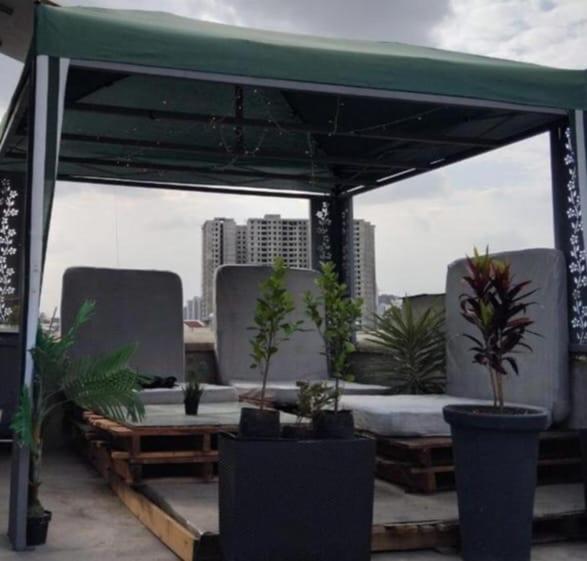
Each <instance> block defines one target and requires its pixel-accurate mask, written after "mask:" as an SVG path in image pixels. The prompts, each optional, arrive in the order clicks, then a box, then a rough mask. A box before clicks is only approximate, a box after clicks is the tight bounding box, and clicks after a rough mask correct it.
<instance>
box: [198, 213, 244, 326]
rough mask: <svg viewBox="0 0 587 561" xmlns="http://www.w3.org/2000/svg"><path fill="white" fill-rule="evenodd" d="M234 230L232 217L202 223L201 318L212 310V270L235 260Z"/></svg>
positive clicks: (207, 315)
mask: <svg viewBox="0 0 587 561" xmlns="http://www.w3.org/2000/svg"><path fill="white" fill-rule="evenodd" d="M236 232H237V227H236V222H235V221H234V220H233V219H232V218H214V219H213V220H206V222H204V224H203V225H202V307H201V316H202V317H201V319H203V320H207V319H209V317H210V315H211V314H212V313H213V312H214V293H213V290H214V272H215V271H216V269H217V268H218V267H220V265H224V264H226V263H236V262H237V261H236V256H237V244H236V239H237V236H236Z"/></svg>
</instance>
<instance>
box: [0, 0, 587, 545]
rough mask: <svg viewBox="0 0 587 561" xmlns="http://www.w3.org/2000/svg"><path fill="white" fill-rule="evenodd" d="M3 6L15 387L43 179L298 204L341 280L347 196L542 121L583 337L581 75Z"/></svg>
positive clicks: (31, 319) (586, 328)
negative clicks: (25, 36) (9, 89)
mask: <svg viewBox="0 0 587 561" xmlns="http://www.w3.org/2000/svg"><path fill="white" fill-rule="evenodd" d="M19 4H20V3H16V2H14V1H8V0H0V13H1V16H2V17H3V18H5V19H6V21H8V22H10V18H11V17H12V18H17V19H18V17H20V16H21V15H22V14H21V13H20V12H21V11H22V10H23V9H24V10H29V11H30V12H31V16H32V17H33V28H34V31H33V32H32V41H31V44H30V45H31V46H30V50H29V51H28V55H27V56H26V62H25V67H24V71H23V73H22V76H21V79H20V82H19V84H18V87H17V90H16V92H15V95H14V97H13V100H12V103H11V105H10V109H9V112H8V114H7V115H6V117H5V119H4V121H3V123H2V129H1V137H0V178H3V179H5V180H6V181H5V182H3V183H2V185H3V186H4V185H6V186H12V187H11V188H12V189H14V190H15V191H16V192H18V193H19V194H21V195H22V196H20V199H19V201H18V209H19V212H20V214H21V218H22V220H20V219H19V221H18V224H20V225H22V230H21V232H19V233H18V235H17V238H18V239H20V240H21V242H22V243H21V244H20V247H19V251H17V252H16V254H15V255H11V254H10V255H9V254H6V255H7V256H8V257H7V258H6V260H5V264H6V263H8V262H10V263H13V268H15V269H16V271H17V274H16V275H15V276H14V277H13V279H15V280H14V281H13V282H17V284H18V286H17V287H16V290H17V292H18V293H19V295H20V303H21V305H20V308H19V327H20V336H19V338H18V349H19V351H18V352H19V357H20V360H19V366H18V368H20V383H21V385H24V386H30V384H31V378H32V369H33V364H32V359H31V357H30V355H29V353H28V352H27V349H30V348H31V347H32V346H33V345H34V342H35V334H36V330H37V323H38V315H39V297H40V291H41V282H42V271H43V262H44V255H45V247H46V242H47V236H48V231H49V224H50V219H51V206H52V201H53V193H54V188H55V182H56V180H58V179H61V180H67V181H74V182H83V183H94V184H102V183H103V184H108V185H115V186H117V185H118V186H121V187H146V188H163V189H179V190H186V191H202V192H216V193H230V194H234V195H242V194H254V195H268V196H277V197H297V198H306V199H308V200H309V201H310V216H311V239H312V257H313V265H317V264H318V263H319V262H320V261H321V260H326V259H330V260H333V261H334V262H335V263H336V265H337V267H338V271H339V274H340V276H341V278H343V279H345V280H346V281H347V282H348V283H349V285H351V284H352V283H351V279H352V275H350V274H349V273H350V272H351V271H352V269H353V253H352V251H350V248H351V247H352V245H351V244H352V228H351V227H350V225H352V216H353V204H352V203H353V197H354V196H356V195H359V194H361V193H365V192H367V191H370V190H372V189H378V188H388V189H389V188H393V187H390V185H392V184H393V183H396V182H398V181H402V180H405V179H407V178H410V177H414V176H415V175H418V174H422V173H426V172H429V171H433V170H435V169H439V168H441V167H443V166H447V165H449V164H452V163H455V162H458V161H460V160H464V159H466V158H470V157H472V156H476V155H478V154H482V153H484V152H487V151H489V150H493V149H495V148H499V147H503V146H506V145H508V144H511V143H514V142H517V141H519V140H522V139H525V138H528V137H531V136H534V135H536V134H539V133H543V132H549V133H550V139H551V159H552V181H553V189H552V192H553V208H554V218H555V221H554V223H555V229H556V232H555V240H556V246H557V247H558V248H560V249H561V250H562V251H563V252H564V253H565V255H566V257H567V262H568V280H569V282H568V286H569V305H570V318H571V323H570V325H569V329H570V335H571V341H572V343H573V345H582V344H583V343H584V342H585V340H586V338H587V294H586V293H585V290H586V287H587V272H586V262H585V255H584V250H583V248H584V247H585V244H584V239H583V227H582V225H583V224H584V223H587V205H584V208H581V199H583V200H587V157H586V152H585V126H586V121H585V116H584V110H585V109H586V108H587V75H586V73H585V72H584V71H573V70H559V69H553V68H547V67H544V66H538V65H532V64H523V63H519V62H512V61H505V60H496V59H491V58H486V57H480V56H472V55H465V54H459V53H453V52H444V51H439V50H435V49H428V48H422V47H414V46H407V45H402V44H396V43H382V42H377V43H372V42H366V41H345V40H336V39H321V38H316V37H309V36H302V35H300V36H297V35H288V34H279V33H272V32H266V31H256V30H251V29H242V28H237V27H230V26H225V25H219V24H213V23H208V22H201V21H194V20H191V19H186V18H181V17H177V16H173V15H170V14H163V13H153V12H138V11H118V10H103V9H84V8H61V7H57V6H54V5H48V3H43V4H41V5H36V6H35V7H34V10H33V9H32V6H30V5H28V4H26V3H23V4H26V6H25V7H24V8H22V4H20V7H19ZM21 19H22V18H21ZM25 19H26V18H25ZM23 21H24V20H23ZM29 25H30V22H29ZM3 30H8V35H7V38H6V39H7V40H6V41H5V42H4V39H5V38H4V37H2V36H1V33H2V31H3ZM0 39H3V45H2V48H3V49H5V50H6V51H7V52H9V53H10V54H13V55H14V56H19V55H20V54H22V52H24V51H23V50H22V46H20V47H19V43H18V42H19V41H21V38H20V37H19V36H18V33H15V32H14V31H12V33H11V26H10V24H8V25H4V26H0ZM17 43H18V44H17ZM19 49H20V50H19ZM7 188H8V187H7ZM6 200H8V198H7V197H4V198H2V196H0V216H1V215H2V212H3V208H6V207H7V205H6V204H4V207H3V206H2V203H3V201H6ZM1 266H2V264H1V261H0V267H1ZM5 266H8V265H5ZM1 275H2V271H0V276H1ZM1 300H2V295H1V294H0V301H1ZM27 478H28V451H27V450H26V449H25V448H15V455H14V469H13V472H12V494H11V519H10V529H9V533H10V536H11V539H12V543H13V545H14V547H15V548H17V549H22V548H24V546H25V533H24V532H25V526H26V498H27Z"/></svg>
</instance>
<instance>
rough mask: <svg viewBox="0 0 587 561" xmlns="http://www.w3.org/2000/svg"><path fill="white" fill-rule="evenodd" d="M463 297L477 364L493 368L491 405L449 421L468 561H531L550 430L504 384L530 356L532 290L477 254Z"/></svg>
mask: <svg viewBox="0 0 587 561" xmlns="http://www.w3.org/2000/svg"><path fill="white" fill-rule="evenodd" d="M463 280H464V282H465V283H466V285H468V288H469V292H467V293H466V294H463V295H461V298H460V307H461V314H462V316H463V318H464V319H465V320H466V321H467V322H468V323H470V324H471V325H472V326H473V327H474V328H475V329H476V333H475V334H474V335H472V334H470V333H465V334H464V336H465V337H467V338H468V339H470V340H471V341H472V343H473V346H472V348H471V350H472V352H473V362H474V363H477V364H480V365H482V366H484V367H486V368H487V372H488V375H489V376H488V377H489V382H490V384H491V388H492V391H493V405H488V406H480V405H470V406H467V405H458V406H457V405H449V406H447V407H445V408H444V418H445V420H446V421H447V422H448V423H449V424H450V426H451V433H452V437H453V447H454V458H455V469H456V483H457V493H458V503H459V521H460V529H461V542H462V552H463V558H464V559H465V560H466V561H489V560H492V561H493V560H496V559H499V560H500V561H510V560H511V561H514V560H515V561H528V560H529V559H530V549H531V543H532V519H533V502H534V490H535V487H536V464H537V456H538V434H539V432H540V431H542V430H544V429H545V428H546V427H547V425H548V414H547V412H546V411H545V410H543V409H538V408H531V407H512V406H506V405H505V395H504V380H505V377H506V376H507V375H508V374H509V373H515V374H518V364H517V362H516V357H515V353H517V352H519V350H520V349H526V350H528V351H531V348H530V346H529V345H528V344H527V342H526V335H527V334H528V333H532V332H531V331H529V327H530V326H531V325H532V323H533V321H532V320H531V319H530V318H529V317H527V316H526V315H525V314H526V311H527V308H528V307H529V306H530V305H531V304H532V302H530V301H529V297H530V295H531V294H532V293H533V292H534V291H528V286H529V284H530V282H529V281H523V282H515V281H514V278H513V276H512V273H511V270H510V266H509V265H508V264H506V263H504V262H501V261H498V260H497V259H494V258H492V257H490V256H489V253H488V251H486V253H485V254H484V255H480V254H479V253H478V252H477V251H476V250H475V252H474V256H473V257H472V258H467V274H466V275H465V276H464V278H463Z"/></svg>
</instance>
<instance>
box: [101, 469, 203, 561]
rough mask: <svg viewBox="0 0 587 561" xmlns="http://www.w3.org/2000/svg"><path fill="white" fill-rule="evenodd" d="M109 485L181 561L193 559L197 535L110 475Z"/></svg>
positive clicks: (193, 560)
mask: <svg viewBox="0 0 587 561" xmlns="http://www.w3.org/2000/svg"><path fill="white" fill-rule="evenodd" d="M110 486H111V487H112V490H113V491H114V492H115V493H116V495H117V496H118V498H119V499H120V500H121V501H122V502H123V503H124V504H125V505H126V507H127V508H128V509H129V510H130V511H131V512H132V513H133V514H134V515H135V516H136V517H137V518H138V519H139V520H140V521H141V523H142V524H143V525H144V526H145V527H146V528H147V529H148V530H150V531H151V532H152V533H153V534H154V535H155V536H157V538H159V540H160V541H161V542H163V543H164V544H165V545H166V546H167V547H168V548H169V549H170V550H171V551H173V553H175V555H177V556H178V557H179V558H180V559H181V560H182V561H195V555H194V551H195V549H196V546H197V544H198V539H199V536H196V535H194V534H193V533H192V532H190V531H189V530H188V529H187V528H185V527H184V526H182V525H181V524H180V523H179V522H177V520H175V519H173V518H172V517H171V516H169V515H168V514H167V513H166V512H164V511H163V510H162V509H161V508H159V507H158V506H156V505H155V504H153V503H152V502H151V501H149V499H147V498H146V497H145V496H144V495H142V494H140V493H138V492H137V491H135V490H134V489H132V488H131V487H129V486H128V485H126V484H125V483H124V482H122V481H121V480H120V479H119V478H117V477H111V480H110Z"/></svg>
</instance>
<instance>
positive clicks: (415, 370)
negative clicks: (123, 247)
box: [369, 299, 446, 394]
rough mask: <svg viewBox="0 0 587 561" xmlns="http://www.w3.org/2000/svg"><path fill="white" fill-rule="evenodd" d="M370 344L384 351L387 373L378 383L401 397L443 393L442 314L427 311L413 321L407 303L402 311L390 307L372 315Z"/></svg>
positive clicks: (444, 352)
mask: <svg viewBox="0 0 587 561" xmlns="http://www.w3.org/2000/svg"><path fill="white" fill-rule="evenodd" d="M369 341H372V342H373V343H376V344H377V345H379V346H381V347H383V349H385V362H386V365H385V366H386V369H385V372H384V373H382V374H381V375H380V376H378V377H377V382H378V383H385V384H386V385H389V386H390V387H391V388H392V390H393V391H394V392H395V393H402V394H429V393H442V392H444V389H445V383H446V376H445V370H446V337H445V334H444V313H443V312H442V311H441V310H438V309H436V308H428V309H427V310H426V311H425V312H424V313H423V314H422V315H420V316H419V317H416V316H415V315H414V312H413V309H412V304H411V302H410V301H409V300H407V299H406V300H405V301H404V302H403V305H402V307H401V308H400V307H397V306H391V307H390V308H388V309H387V310H385V312H384V313H383V314H382V315H375V328H374V329H373V330H370V331H369Z"/></svg>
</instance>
